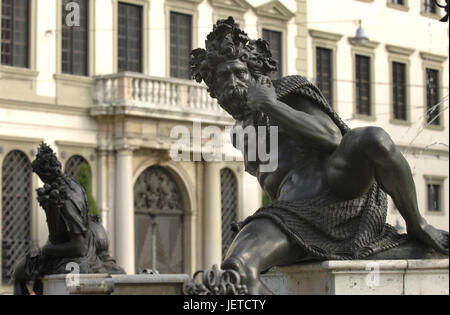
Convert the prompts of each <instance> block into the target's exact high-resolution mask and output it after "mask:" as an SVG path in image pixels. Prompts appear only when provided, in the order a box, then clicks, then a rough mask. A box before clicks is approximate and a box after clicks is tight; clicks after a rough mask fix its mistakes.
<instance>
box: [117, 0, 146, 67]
mask: <svg viewBox="0 0 450 315" xmlns="http://www.w3.org/2000/svg"><path fill="white" fill-rule="evenodd" d="M118 25H119V26H118V28H119V29H118V36H119V38H118V57H117V59H118V62H119V65H118V69H119V72H121V71H133V72H142V7H140V6H136V5H131V4H127V3H119V23H118Z"/></svg>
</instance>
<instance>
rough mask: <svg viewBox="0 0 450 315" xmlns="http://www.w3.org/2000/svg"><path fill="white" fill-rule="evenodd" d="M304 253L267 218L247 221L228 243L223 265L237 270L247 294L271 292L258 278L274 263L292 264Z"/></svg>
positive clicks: (302, 256) (299, 259)
mask: <svg viewBox="0 0 450 315" xmlns="http://www.w3.org/2000/svg"><path fill="white" fill-rule="evenodd" d="M305 258H306V254H305V253H304V252H303V251H302V250H301V248H299V247H298V245H296V244H294V243H293V242H291V241H290V240H289V239H288V237H287V236H286V234H285V233H283V232H282V231H281V230H280V228H279V227H278V226H276V225H275V224H274V223H273V222H272V221H270V220H269V219H266V218H260V219H255V220H254V221H251V222H249V223H248V224H247V225H246V226H244V228H243V229H242V230H241V231H240V232H239V233H238V235H237V236H236V238H235V239H234V241H233V243H232V244H231V245H230V248H229V250H228V253H227V255H226V258H225V260H224V261H223V263H222V266H221V268H222V269H233V270H236V271H237V272H238V273H239V274H240V276H241V278H242V281H243V283H244V284H246V285H247V287H248V289H249V294H273V293H272V292H271V291H270V290H269V289H268V288H267V287H266V286H265V285H264V284H263V283H262V282H261V281H260V279H259V275H260V273H261V272H263V271H266V270H268V269H270V268H271V267H273V266H280V265H288V264H293V263H296V262H298V261H301V260H302V259H305Z"/></svg>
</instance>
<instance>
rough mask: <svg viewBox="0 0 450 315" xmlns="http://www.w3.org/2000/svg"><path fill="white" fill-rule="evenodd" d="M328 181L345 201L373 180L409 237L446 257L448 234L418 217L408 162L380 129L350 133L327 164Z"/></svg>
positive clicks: (360, 191)
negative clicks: (386, 194) (400, 216)
mask: <svg viewBox="0 0 450 315" xmlns="http://www.w3.org/2000/svg"><path fill="white" fill-rule="evenodd" d="M326 172H327V180H328V183H329V184H330V186H331V188H332V189H333V191H335V193H337V194H339V195H340V196H342V197H344V198H348V199H351V198H356V197H358V196H360V195H361V194H362V193H363V192H364V191H365V190H366V189H367V188H368V187H369V185H370V184H371V182H372V181H373V179H376V181H377V182H378V184H379V185H380V187H381V188H382V189H383V190H384V191H385V192H386V193H388V194H389V195H390V196H391V197H392V199H393V201H394V203H395V205H396V207H397V208H398V210H399V212H400V214H401V215H402V216H403V218H404V219H405V222H406V225H407V230H408V234H410V235H411V236H413V237H415V238H417V239H419V240H420V241H422V242H424V243H425V244H428V245H430V246H432V247H433V248H435V249H437V250H439V251H441V252H443V253H446V254H447V255H448V246H449V238H448V232H445V231H440V230H437V229H435V228H434V227H432V226H430V225H428V224H427V222H426V221H425V219H424V218H423V217H422V216H421V215H420V212H419V208H418V205H417V195H416V188H415V185H414V180H413V176H412V173H411V169H410V167H409V164H408V162H407V161H406V159H405V158H404V156H403V155H402V153H401V152H400V151H399V150H398V148H397V147H396V145H395V144H394V142H393V141H392V139H391V138H390V136H389V135H388V134H387V133H386V132H385V131H384V130H383V129H381V128H378V127H366V128H356V129H353V130H351V131H349V132H348V133H347V134H346V135H345V136H344V137H343V139H342V141H341V144H340V145H339V147H338V148H337V149H336V150H335V152H334V153H333V154H332V155H331V157H330V158H329V160H328V163H327V169H326Z"/></svg>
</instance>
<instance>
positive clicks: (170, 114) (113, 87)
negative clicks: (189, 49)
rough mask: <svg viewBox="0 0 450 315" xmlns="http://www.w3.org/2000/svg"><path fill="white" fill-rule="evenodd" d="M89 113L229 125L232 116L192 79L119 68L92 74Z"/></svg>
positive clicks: (231, 121) (205, 89)
mask: <svg viewBox="0 0 450 315" xmlns="http://www.w3.org/2000/svg"><path fill="white" fill-rule="evenodd" d="M95 80H96V83H95V89H94V104H93V106H92V107H91V109H90V112H91V115H93V116H98V115H129V116H140V117H148V118H158V119H170V120H188V121H194V120H201V121H202V122H207V123H213V124H220V125H229V124H232V123H233V119H232V118H231V116H230V115H228V114H227V113H226V112H225V111H224V110H223V109H222V108H221V107H220V106H219V105H218V103H217V101H216V100H215V99H212V98H211V97H210V96H209V93H208V91H207V87H206V86H205V85H201V84H198V83H196V82H194V81H188V80H180V79H173V78H160V77H150V76H146V75H143V74H140V73H130V72H121V73H117V74H111V75H103V76H96V77H95Z"/></svg>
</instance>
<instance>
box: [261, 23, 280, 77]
mask: <svg viewBox="0 0 450 315" xmlns="http://www.w3.org/2000/svg"><path fill="white" fill-rule="evenodd" d="M263 39H265V40H266V41H268V42H269V46H270V51H271V52H272V58H273V59H275V60H276V61H277V64H278V71H277V72H275V73H272V74H271V76H270V77H271V79H272V80H275V79H279V78H281V76H282V73H283V40H282V33H281V32H276V31H270V30H265V29H263Z"/></svg>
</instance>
